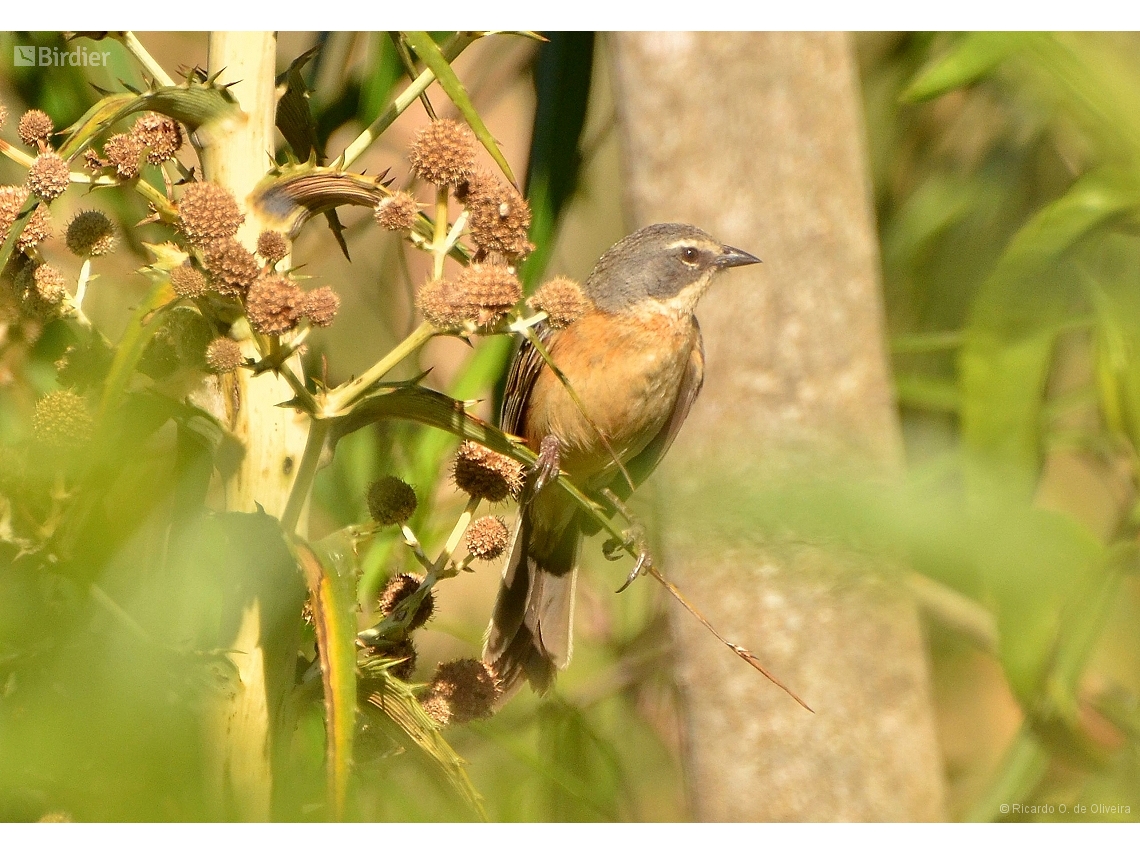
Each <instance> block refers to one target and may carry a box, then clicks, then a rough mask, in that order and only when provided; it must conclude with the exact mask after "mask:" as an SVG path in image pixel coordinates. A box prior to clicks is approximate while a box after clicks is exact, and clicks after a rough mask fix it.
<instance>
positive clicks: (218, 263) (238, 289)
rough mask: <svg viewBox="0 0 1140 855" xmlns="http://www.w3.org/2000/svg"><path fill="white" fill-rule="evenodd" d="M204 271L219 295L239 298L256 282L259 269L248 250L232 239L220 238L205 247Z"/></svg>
mask: <svg viewBox="0 0 1140 855" xmlns="http://www.w3.org/2000/svg"><path fill="white" fill-rule="evenodd" d="M206 269H207V270H209V271H210V274H211V275H212V276H213V279H214V288H215V289H216V290H217V292H218V293H219V294H224V295H226V296H228V297H239V296H241V295H242V294H244V293H246V291H247V290H249V289H250V286H252V285H253V283H254V282H256V281H257V277H258V274H260V273H261V268H260V267H258V264H257V259H255V258H254V257H253V253H251V252H250V251H249V250H248V249H246V248H245V247H244V246H242V245H241V244H240V243H238V242H237V241H236V240H234V239H233V238H232V237H228V238H221V239H219V240H216V241H214V242H213V243H211V244H209V245H208V246H207V247H206Z"/></svg>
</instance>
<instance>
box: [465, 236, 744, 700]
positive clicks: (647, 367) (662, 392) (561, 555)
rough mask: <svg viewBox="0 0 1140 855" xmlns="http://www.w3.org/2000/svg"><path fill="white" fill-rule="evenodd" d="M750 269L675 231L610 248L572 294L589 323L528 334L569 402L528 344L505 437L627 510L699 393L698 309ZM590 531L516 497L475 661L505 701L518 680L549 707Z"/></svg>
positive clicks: (563, 508)
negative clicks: (514, 518) (727, 275)
mask: <svg viewBox="0 0 1140 855" xmlns="http://www.w3.org/2000/svg"><path fill="white" fill-rule="evenodd" d="M759 261H760V259H758V258H756V257H755V256H754V255H751V254H749V253H747V252H745V251H744V250H741V249H737V248H735V247H732V246H728V245H725V244H722V243H720V242H719V241H717V240H715V239H714V238H713V237H712V236H710V235H709V234H708V233H707V232H705V231H703V230H701V229H699V228H697V227H696V226H693V225H688V224H684V223H659V224H656V225H651V226H646V227H645V228H642V229H639V230H638V231H636V232H634V233H632V234H630V235H628V236H627V237H625V238H623V239H622V240H620V241H618V242H617V243H616V244H614V245H613V246H612V247H610V249H609V250H607V251H606V252H605V253H604V254H603V255H602V257H601V258H600V259H599V260H598V262H597V264H596V265H595V267H594V269H593V272H591V273H590V275H589V277H588V278H587V279H586V281H585V283H584V284H583V286H582V291H583V293H584V296H585V297H586V298H587V305H588V308H587V309H586V311H585V313H584V314H582V315H581V317H579V318H578V319H577V320H574V321H573V322H571V323H569V324H568V325H565V326H562V327H561V328H558V327H556V326H554V325H553V324H551V323H548V322H544V323H541V324H539V325H538V326H536V328H535V333H536V336H537V338H538V340H539V341H540V342H541V343H542V345H543V346H544V348H545V349H546V351H547V352H548V354H549V356H550V357H551V361H552V362H553V363H554V364H555V365H556V366H557V367H558V368H559V369H560V371H561V372H562V374H563V375H564V377H565V379H566V381H568V383H569V385H570V386H571V388H572V389H573V390H574V392H575V393H576V396H577V398H578V401H575V400H574V398H573V397H572V396H571V394H570V393H569V392H568V391H567V389H566V388H565V385H564V383H563V380H562V379H560V378H559V377H558V376H557V374H556V373H555V372H554V371H552V370H551V368H550V366H549V365H548V364H547V363H546V360H545V359H544V358H543V356H542V354H541V352H540V351H539V350H538V348H536V347H535V346H534V344H533V343H532V342H531V341H529V340H526V339H524V340H523V341H522V342H521V344H520V346H519V349H518V350H517V351H516V353H515V356H514V359H513V361H512V362H511V366H510V369H509V371H508V373H507V380H506V387H505V392H504V396H503V403H502V409H501V413H500V418H499V423H500V427H501V429H502V430H504V431H506V432H507V433H510V434H513V435H515V436H518V437H521V438H522V439H524V440H525V442H526V444H527V446H528V447H529V448H530V449H531V450H532V451H534V452H535V453H539V459H540V461H541V460H542V459H543V457H544V456H546V455H547V454H549V453H551V452H553V453H554V456H555V459H556V465H557V468H558V469H560V470H561V471H562V472H563V473H564V474H565V475H567V476H568V477H569V478H570V479H571V481H572V482H573V483H575V484H576V485H577V486H579V487H581V488H584V489H585V491H586V492H587V494H599V493H601V492H602V491H603V490H605V489H609V490H612V494H613V495H615V496H618V497H620V500H624V499H626V498H628V497H629V495H630V493H631V492H632V491H633V489H634V488H636V487H637V486H638V485H639V484H641V483H642V482H643V481H644V480H645V479H646V478H647V477H648V476H649V474H650V473H652V472H653V470H654V468H656V466H657V464H658V463H659V462H660V461H661V459H662V457H663V456H664V455H665V453H666V452H667V451H668V450H669V446H670V445H671V444H672V443H673V440H674V438H675V437H676V436H677V433H678V431H679V430H680V429H681V425H682V424H683V423H684V421H685V419H686V417H687V416H688V414H689V410H690V408H691V407H692V405H693V402H694V401H695V400H696V397H697V394H698V393H699V392H700V390H701V384H702V383H703V381H704V369H705V357H704V346H703V342H702V339H701V330H700V326H699V325H698V323H697V319H696V316H695V314H694V311H695V309H696V306H697V303H698V301H699V300H700V298H701V297H702V296H703V295H704V293H705V291H706V290H708V287H709V285H710V283H711V282H712V280H713V278H714V277H715V276H716V275H717V274H718V273H720V272H722V271H724V270H728V269H730V268H733V267H741V266H743V265H748V264H756V263H759ZM599 434H601V436H599ZM603 437H604V438H603ZM540 452H541V453H540ZM615 458H616V459H615ZM619 461H620V465H619ZM555 471H557V470H555ZM532 484H533V482H532ZM597 530H598V527H597V523H596V522H594V521H593V520H592V519H589V518H587V517H586V516H585V515H584V514H583V513H581V512H580V510H579V506H578V505H576V504H575V503H574V502H573V501H572V500H571V499H570V497H569V496H567V495H566V494H565V493H564V492H563V491H562V490H550V489H539V490H536V491H532V492H531V494H530V495H529V496H528V494H527V493H525V492H524V494H523V498H522V500H521V501H520V512H519V518H518V522H517V523H516V526H515V530H514V535H513V539H512V542H511V545H510V548H509V552H508V553H507V554H508V558H507V560H506V563H505V564H504V567H503V575H502V580H501V582H500V586H499V592H498V596H497V598H496V601H495V606H494V609H493V611H492V615H491V621H490V625H489V626H488V628H487V633H486V636H485V642H484V648H483V657H482V658H483V662H484V663H485V664H486V666H487V667H488V668H490V669H491V671H492V673H494V674H495V676H496V677H497V679H498V681H499V689H500V698H501V699H503V700H505V699H506V698H509V697H510V696H511V695H512V694H514V692H515V691H517V690H518V688H519V687H520V686H521V685H522V682H523V680H524V679H525V680H526V681H527V682H529V683H530V685H531V688H532V689H533V690H535V691H536V692H538V693H539V694H545V693H546V692H547V691H548V690H549V689H550V688H551V686H552V685H553V683H554V681H555V677H556V675H557V672H558V671H560V670H562V669H564V668H565V667H566V666H567V665H568V664H569V661H570V657H571V653H572V651H573V639H572V635H571V629H572V624H573V619H574V591H575V582H576V578H577V564H578V553H579V549H580V545H581V541H582V538H583V535H584V534H593V533H595V532H596V531H597Z"/></svg>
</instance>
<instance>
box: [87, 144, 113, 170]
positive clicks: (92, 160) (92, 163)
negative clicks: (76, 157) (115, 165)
mask: <svg viewBox="0 0 1140 855" xmlns="http://www.w3.org/2000/svg"><path fill="white" fill-rule="evenodd" d="M83 162H84V164H86V166H87V169H88V170H89V171H91V172H99V171H100V170H103V169H106V168H107V167H108V166H110V165H111V163H110V161H106V160H104V159H103V158H101V157H100V156H99V152H97V151H95V149H93V148H85V149H84V150H83Z"/></svg>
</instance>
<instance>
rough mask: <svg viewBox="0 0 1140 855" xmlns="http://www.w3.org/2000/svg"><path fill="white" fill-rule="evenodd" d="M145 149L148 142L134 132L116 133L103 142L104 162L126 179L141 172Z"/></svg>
mask: <svg viewBox="0 0 1140 855" xmlns="http://www.w3.org/2000/svg"><path fill="white" fill-rule="evenodd" d="M145 151H146V143H144V142H143V141H142V140H141V139H139V138H138V137H136V136H135V135H134V134H114V135H112V136H111V137H108V139H107V142H106V143H104V144H103V158H104V162H105V163H106V164H107V165H109V166H114V167H115V174H116V175H118V176H119V178H122V179H123V180H124V181H126V180H128V179H131V178H134V177H135V176H136V175H138V174H139V171H140V170H141V169H142V158H143V153H144V152H145Z"/></svg>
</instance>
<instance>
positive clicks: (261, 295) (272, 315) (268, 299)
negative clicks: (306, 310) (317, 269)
mask: <svg viewBox="0 0 1140 855" xmlns="http://www.w3.org/2000/svg"><path fill="white" fill-rule="evenodd" d="M303 296H304V293H303V292H302V291H301V289H300V288H298V287H297V285H296V284H295V283H293V282H290V281H289V280H288V279H286V278H285V277H284V276H263V277H261V278H260V279H258V280H257V281H256V282H254V283H253V285H252V286H250V289H249V293H248V294H247V295H246V298H245V313H246V315H247V316H248V317H249V325H250V326H251V327H253V328H254V329H255V330H257V331H258V332H259V333H262V334H263V335H281V334H282V333H286V332H289V330H291V329H293V327H295V326H297V321H298V320H299V319H300V317H301V312H300V306H301V298H302V297H303Z"/></svg>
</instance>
